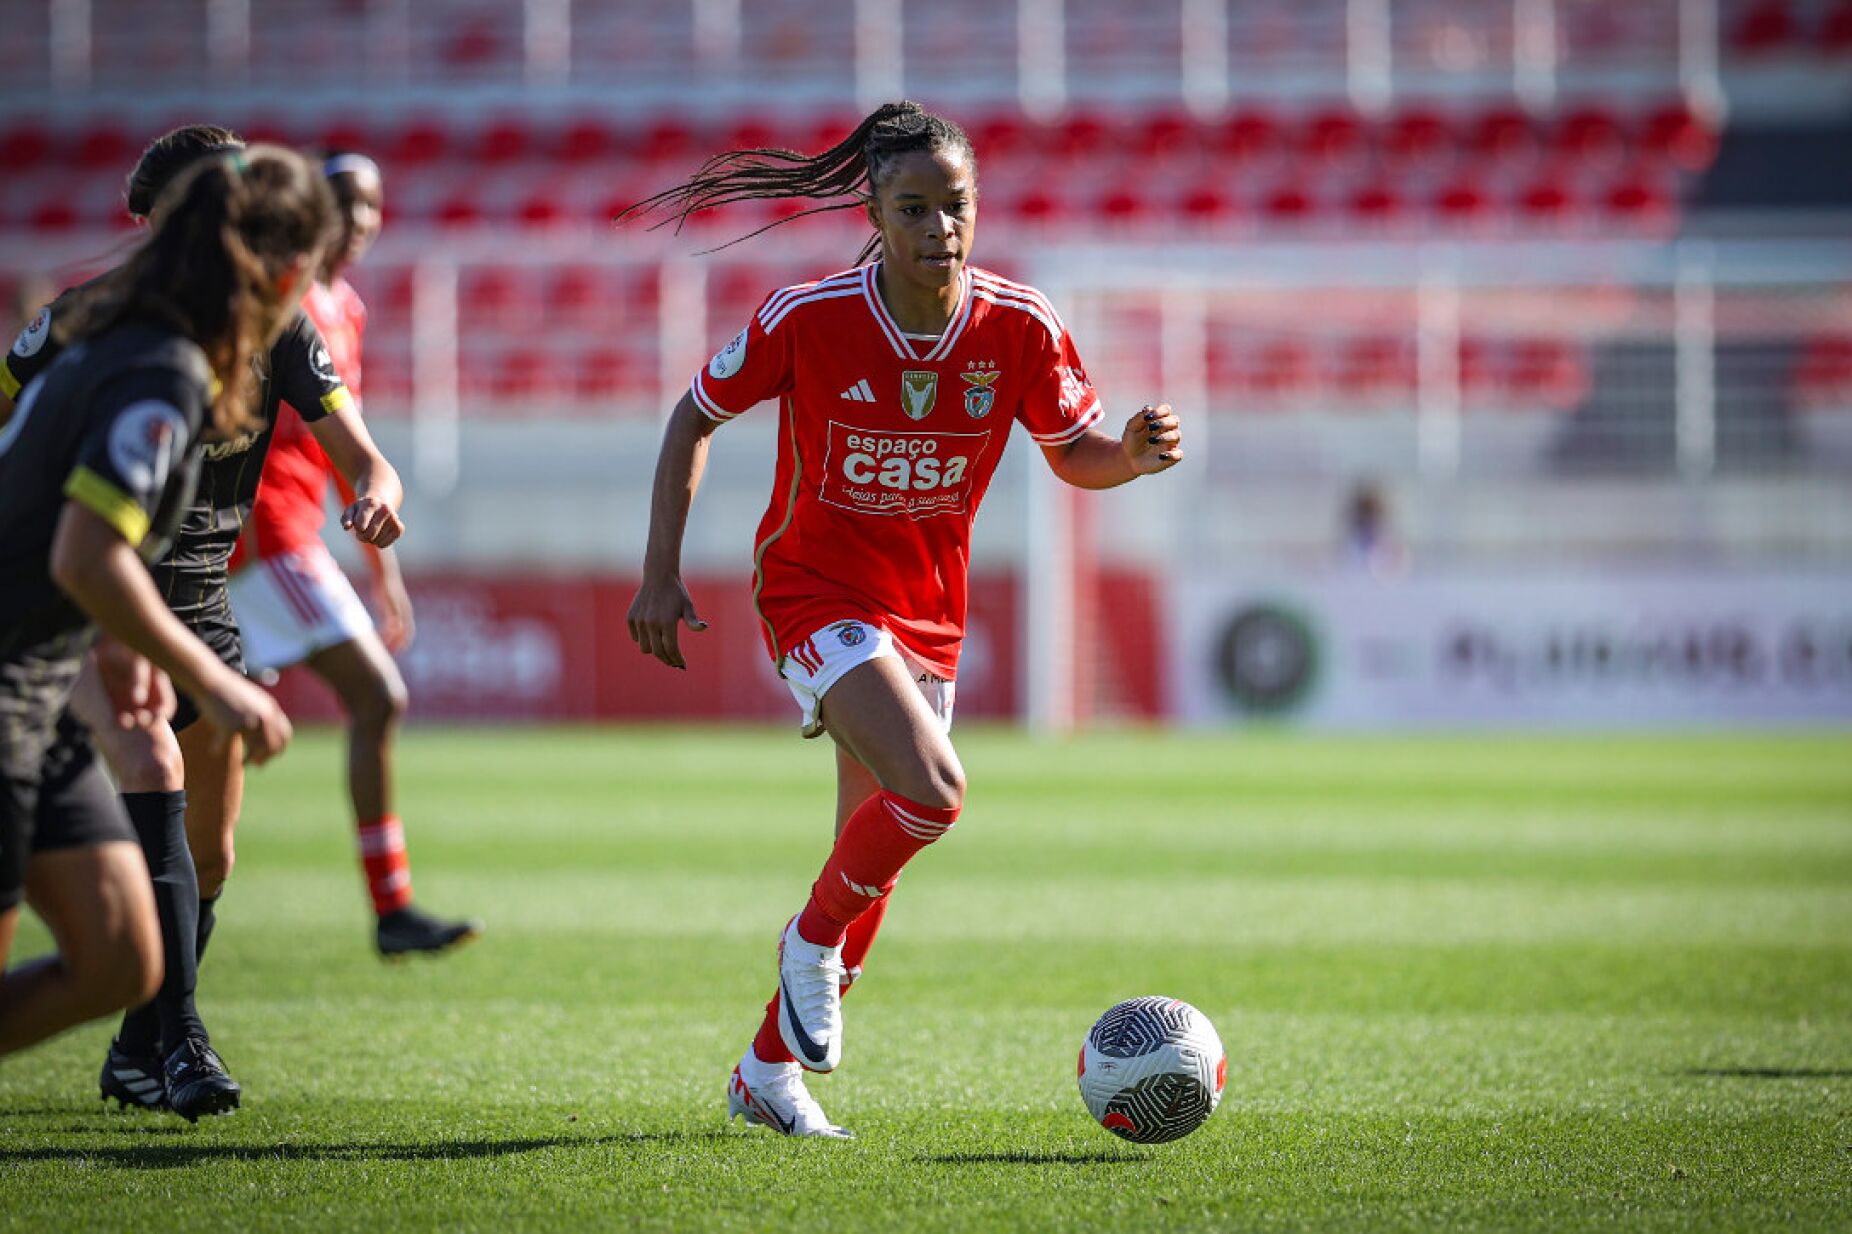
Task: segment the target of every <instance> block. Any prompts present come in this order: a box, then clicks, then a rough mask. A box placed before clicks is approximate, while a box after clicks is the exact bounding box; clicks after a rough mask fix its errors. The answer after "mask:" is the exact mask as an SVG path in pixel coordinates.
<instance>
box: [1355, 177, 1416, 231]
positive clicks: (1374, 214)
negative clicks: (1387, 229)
mask: <svg viewBox="0 0 1852 1234" xmlns="http://www.w3.org/2000/svg"><path fill="white" fill-rule="evenodd" d="M1348 205H1349V207H1350V214H1351V217H1352V218H1354V219H1356V220H1357V221H1358V222H1360V223H1363V224H1366V225H1369V226H1378V227H1381V226H1388V225H1389V224H1391V223H1394V222H1395V221H1396V220H1398V219H1400V218H1401V217H1402V213H1403V202H1402V199H1401V197H1399V196H1398V195H1397V194H1396V191H1395V190H1394V189H1392V188H1390V187H1389V186H1388V185H1386V184H1368V185H1365V186H1364V187H1362V188H1360V189H1358V190H1357V191H1356V192H1355V193H1353V194H1351V198H1350V201H1349V203H1348Z"/></svg>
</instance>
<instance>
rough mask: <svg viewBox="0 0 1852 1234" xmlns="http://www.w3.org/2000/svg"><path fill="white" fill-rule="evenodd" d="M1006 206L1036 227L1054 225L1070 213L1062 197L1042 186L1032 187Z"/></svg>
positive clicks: (1025, 221)
mask: <svg viewBox="0 0 1852 1234" xmlns="http://www.w3.org/2000/svg"><path fill="white" fill-rule="evenodd" d="M1005 208H1006V209H1008V210H1010V211H1011V212H1012V213H1014V214H1015V216H1016V217H1017V218H1018V219H1020V220H1021V221H1023V222H1024V223H1028V224H1030V225H1031V226H1036V227H1051V226H1054V225H1056V224H1059V223H1061V222H1063V221H1064V220H1065V219H1066V218H1067V215H1068V210H1067V206H1066V205H1065V204H1064V202H1063V201H1062V199H1061V198H1059V197H1057V196H1056V195H1055V194H1053V193H1050V192H1049V191H1048V190H1046V189H1041V188H1032V189H1030V190H1029V191H1028V192H1026V193H1024V194H1022V195H1021V196H1019V197H1017V198H1016V199H1015V200H1014V201H1013V202H1010V203H1009V204H1008V205H1007V206H1006V207H1005Z"/></svg>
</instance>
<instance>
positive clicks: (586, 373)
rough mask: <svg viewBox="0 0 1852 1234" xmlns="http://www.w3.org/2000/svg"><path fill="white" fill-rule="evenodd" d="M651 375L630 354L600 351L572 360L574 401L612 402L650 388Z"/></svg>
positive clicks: (582, 354)
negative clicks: (604, 400) (608, 400)
mask: <svg viewBox="0 0 1852 1234" xmlns="http://www.w3.org/2000/svg"><path fill="white" fill-rule="evenodd" d="M650 380H651V379H650V375H649V374H648V373H647V371H646V370H645V369H644V367H643V366H640V365H639V364H638V363H637V362H636V361H635V360H634V359H632V357H631V356H630V354H629V353H628V352H624V351H620V350H618V349H617V348H614V347H597V348H593V349H592V350H590V351H586V352H582V353H580V354H578V355H577V356H575V357H573V360H572V365H571V374H570V381H571V388H572V393H573V395H574V396H575V397H577V398H581V399H587V400H598V399H609V398H614V397H617V396H620V395H625V394H635V393H637V392H639V391H640V390H642V389H644V388H647V386H648V385H649V384H650Z"/></svg>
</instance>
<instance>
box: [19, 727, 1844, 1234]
mask: <svg viewBox="0 0 1852 1234" xmlns="http://www.w3.org/2000/svg"><path fill="white" fill-rule="evenodd" d="M960 744H961V749H962V751H963V753H964V756H965V759H966V764H967V768H968V771H969V775H970V781H971V785H972V788H971V795H970V800H969V803H968V805H967V807H966V811H965V814H964V818H963V820H962V821H961V823H960V825H959V827H958V829H957V830H956V831H955V832H953V834H952V837H951V838H950V839H949V840H948V841H947V842H945V843H943V844H941V845H939V846H937V847H935V848H934V849H932V850H929V851H928V852H927V853H926V854H925V855H924V856H922V857H921V858H920V860H919V861H918V862H917V863H916V864H915V866H914V867H913V868H912V869H910V870H909V871H908V873H907V877H906V878H905V879H904V880H903V882H902V883H901V886H900V890H899V891H898V892H897V894H896V898H895V901H894V906H893V910H892V912H891V914H890V916H889V919H888V925H887V929H886V933H885V935H884V937H883V939H882V941H881V943H880V945H879V946H878V947H877V948H876V950H875V953H874V956H873V959H872V962H871V964H870V966H869V970H868V975H867V978H866V980H865V981H864V983H863V985H862V986H861V987H859V988H858V989H857V990H856V991H855V993H854V994H853V995H852V996H851V997H850V999H849V1000H848V1003H847V1022H848V1032H847V1035H846V1036H847V1044H848V1052H847V1058H846V1061H845V1064H844V1066H843V1069H842V1070H841V1071H840V1072H839V1073H837V1074H836V1075H835V1076H832V1077H829V1078H825V1079H821V1080H818V1081H816V1082H815V1083H814V1091H816V1092H817V1094H818V1096H819V1097H820V1099H821V1100H822V1101H823V1102H824V1105H825V1108H826V1109H827V1110H829V1111H830V1113H831V1114H832V1115H833V1116H834V1117H835V1118H837V1119H838V1120H839V1121H841V1122H843V1123H846V1124H847V1125H849V1126H851V1127H853V1128H854V1129H855V1130H856V1131H857V1132H858V1133H859V1136H860V1138H859V1139H858V1140H857V1141H856V1142H854V1143H850V1144H838V1143H790V1142H786V1141H783V1140H780V1139H778V1138H776V1137H774V1136H771V1135H770V1134H768V1133H765V1132H762V1131H752V1132H747V1131H745V1130H743V1129H737V1128H738V1125H737V1124H736V1125H735V1128H729V1127H728V1126H726V1125H724V1124H723V1122H722V1116H723V1113H724V1110H725V1105H724V1100H723V1085H724V1082H725V1080H726V1077H727V1074H728V1071H729V1070H730V1068H731V1067H732V1065H733V1063H734V1060H735V1059H736V1058H737V1056H738V1054H739V1052H740V1050H741V1049H742V1047H743V1045H744V1043H745V1041H746V1039H747V1037H748V1035H749V1034H750V1032H751V1030H752V1028H753V1026H754V1023H755V1021H756V1017H757V1011H758V1008H759V1006H760V1005H761V1003H762V1002H763V1000H764V998H765V996H766V994H767V993H768V992H769V989H770V986H771V982H772V975H773V949H774V941H775V937H776V935H777V932H778V930H779V928H780V927H781V926H782V925H783V924H784V921H785V919H786V917H787V916H788V915H789V914H790V913H791V912H792V911H794V910H795V908H796V907H797V906H798V905H799V904H800V903H801V902H802V899H803V896H804V893H805V890H806V888H807V886H808V882H809V880H810V878H811V877H812V876H813V875H814V872H815V870H816V869H817V867H818V865H819V864H820V862H821V860H822V858H823V855H824V851H825V844H826V840H827V834H828V827H829V818H830V810H831V802H832V784H831V779H830V767H831V763H830V754H829V751H828V749H827V747H826V746H825V745H824V744H822V743H804V742H800V741H799V740H798V739H797V738H796V736H795V735H794V734H792V733H789V732H782V731H780V732H760V731H695V730H684V731H675V732H655V733H646V732H641V731H626V730H622V729H618V730H609V731H546V730H540V731H503V730H490V731H475V732H450V731H433V730H415V731H413V732H412V733H411V734H410V735H409V736H408V737H407V739H406V741H405V749H404V755H403V776H404V794H403V796H404V804H405V810H404V813H405V816H406V820H407V827H408V830H409V835H410V840H411V847H412V858H413V868H414V874H415V876H416V880H417V889H418V892H419V897H420V900H421V901H422V902H424V903H425V904H427V905H428V906H429V907H431V908H433V909H437V910H443V911H468V912H470V913H474V914H478V915H480V916H481V917H483V918H484V919H485V920H486V922H487V926H488V931H487V934H486V936H485V938H484V939H483V940H482V941H481V942H480V943H478V944H476V945H475V946H474V947H472V948H470V949H468V950H466V951H464V952H463V953H461V954H459V955H457V956H455V957H451V958H447V959H444V960H440V961H433V962H423V963H408V964H403V965H396V966H388V965H385V964H382V963H381V962H380V961H378V960H377V959H376V958H374V956H373V955H372V953H371V950H370V947H369V945H368V941H369V936H368V933H367V926H368V922H369V914H368V913H367V912H366V910H365V903H364V896H363V892H362V889H361V885H360V880H359V877H358V873H357V871H356V868H355V863H354V860H353V857H352V855H351V839H350V836H349V832H348V826H347V823H346V820H345V818H344V811H343V809H342V807H341V799H340V797H339V796H338V787H337V776H338V771H339V749H338V746H337V743H336V741H335V740H334V738H333V737H331V736H330V735H329V734H325V733H315V734H308V735H305V736H303V737H301V738H300V739H299V740H298V742H297V745H296V748H295V749H294V750H292V751H291V752H290V754H289V755H288V756H287V757H286V758H285V759H284V760H283V761H282V763H281V764H279V765H278V766H276V767H274V768H271V769H267V770H264V771H262V772H259V773H257V774H255V775H254V776H253V778H252V783H251V789H250V793H249V799H248V802H247V808H246V814H245V822H244V826H243V829H242V831H241V835H240V843H239V864H238V870H237V873H236V875H235V876H234V878H233V881H232V883H231V885H230V888H229V892H228V894H227V897H226V899H225V902H224V905H223V907H222V909H221V919H220V920H221V924H220V927H219V933H218V935H217V937H216V938H215V940H214V942H213V948H212V952H211V954H210V955H209V956H208V959H207V962H206V966H205V981H204V986H203V997H202V1000H201V1002H202V1007H203V1010H204V1012H205V1014H206V1017H207V1020H208V1022H209V1023H210V1024H211V1025H212V1027H213V1030H214V1034H215V1039H216V1042H217V1044H218V1045H219V1046H220V1048H221V1050H222V1051H223V1053H224V1055H225V1057H226V1059H227V1062H228V1063H229V1064H230V1066H231V1068H232V1070H233V1073H234V1074H235V1075H236V1076H237V1077H238V1078H239V1079H240V1080H241V1081H242V1082H243V1083H244V1084H245V1086H246V1093H247V1104H246V1106H245V1108H244V1109H243V1110H242V1111H241V1112H240V1113H238V1114H237V1115H235V1116H233V1117H230V1118H224V1119H217V1120H208V1121H207V1122H204V1123H202V1124H201V1125H199V1126H198V1127H188V1126H186V1125H185V1124H183V1123H181V1122H179V1121H178V1120H177V1119H175V1118H173V1117H172V1116H168V1115H148V1114H144V1113H116V1112H107V1113H106V1112H104V1111H103V1109H102V1107H101V1106H100V1104H99V1102H98V1100H97V1094H96V1087H95V1077H96V1072H97V1068H98V1064H99V1063H100V1060H101V1056H102V1051H103V1048H104V1045H105V1043H106V1040H107V1035H108V1031H109V1030H108V1028H107V1027H106V1026H103V1025H92V1026H89V1027H86V1028H84V1029H81V1030H79V1031H77V1032H73V1033H70V1034H68V1035H66V1036H65V1037H63V1038H60V1039H59V1040H57V1041H55V1042H53V1043H50V1044H49V1045H48V1046H45V1047H42V1048H40V1049H38V1050H35V1051H32V1052H29V1053H27V1054H24V1055H21V1056H19V1057H15V1058H10V1059H7V1060H5V1061H4V1062H0V1228H4V1229H8V1230H32V1231H49V1230H66V1229H76V1228H96V1229H111V1230H133V1229H144V1228H171V1229H185V1230H189V1231H195V1230H211V1229H225V1230H248V1229H261V1228H275V1229H302V1230H324V1229H333V1228H364V1229H369V1230H389V1229H401V1228H406V1229H415V1228H441V1229H462V1228H471V1229H482V1230H502V1229H520V1228H533V1229H577V1228H607V1229H617V1228H631V1229H700V1230H742V1231H744V1230H803V1231H836V1230H856V1231H867V1230H907V1231H914V1230H954V1229H971V1230H1023V1231H1040V1230H1082V1229H1097V1230H1115V1231H1118V1230H1137V1231H1143V1230H1195V1229H1257V1230H1269V1229H1340V1228H1341V1229H1358V1230H1410V1231H1417V1230H1419V1231H1430V1230H1455V1229H1524V1230H1530V1229H1534V1230H1540V1231H1541V1230H1547V1231H1560V1230H1577V1229H1597V1228H1599V1229H1620V1228H1625V1229H1635V1230H1679V1231H1685V1230H1706V1229H1735V1230H1767V1229H1772V1228H1775V1227H1776V1226H1778V1225H1785V1226H1789V1227H1796V1226H1798V1227H1801V1228H1830V1227H1834V1226H1838V1227H1841V1228H1844V1227H1847V1226H1852V744H1848V742H1847V741H1846V739H1845V737H1844V735H1834V736H1831V737H1821V736H1771V737H1766V738H1734V737H1721V736H1709V737H1689V738H1686V737H1680V738H1652V739H1637V738H1576V739H1567V738H1565V739H1529V738H1525V739H1517V738H1512V739H1495V738H1471V739H1460V738H1454V739H1419V740H1415V739H1409V740H1400V739H1397V740H1390V739H1380V740H1366V739H1310V738H1299V737H1291V736H1283V735H1262V736H1254V735H1227V736H1220V735H1218V736H1188V735H1170V734H1163V733H1126V734H1098V735H1091V736H1087V737H1084V738H1081V739H1077V740H1075V741H1072V742H1067V743H1056V744H1050V745H1038V744H1036V743H1034V742H1031V741H1029V740H1028V739H1026V738H1024V737H1021V736H1019V735H1016V734H1013V733H1008V732H1002V731H985V730H981V729H973V730H971V731H969V732H965V733H963V734H961V737H960ZM44 945H45V936H44V933H43V932H42V930H40V929H39V928H38V926H37V925H36V923H35V922H31V921H30V919H29V921H28V925H27V927H26V928H25V930H24V931H23V933H22V937H21V940H20V943H19V945H18V947H17V948H16V956H18V957H24V956H27V955H30V954H33V953H35V952H37V951H39V950H40V949H41V948H42V947H43V946H44ZM1139 994H1168V995H1173V996H1176V997H1180V998H1185V999H1188V1000H1189V1001H1191V1002H1193V1003H1195V1004H1196V1005H1197V1006H1198V1007H1200V1008H1201V1009H1202V1010H1203V1011H1204V1012H1205V1013H1207V1015H1208V1016H1209V1017H1210V1019H1211V1020H1212V1021H1213V1022H1214V1023H1215V1025H1216V1027H1217V1029H1218V1030H1219V1031H1220V1032H1221V1035H1222V1040H1223V1042H1224V1043H1225V1044H1226V1046H1227V1048H1228V1053H1229V1069H1228V1076H1229V1084H1228V1091H1227V1095H1226V1097H1225V1098H1224V1100H1223V1103H1222V1107H1221V1110H1220V1111H1219V1112H1218V1113H1217V1114H1216V1116H1215V1118H1214V1119H1213V1120H1212V1121H1211V1122H1210V1123H1209V1124H1208V1125H1207V1126H1206V1127H1205V1128H1204V1129H1203V1130H1202V1131H1200V1132H1199V1133H1197V1134H1196V1135H1195V1136H1193V1137H1191V1138H1189V1139H1187V1140H1184V1141H1181V1142H1179V1143H1176V1144H1171V1145H1164V1146H1155V1147H1149V1148H1140V1147H1135V1146H1132V1145H1127V1144H1123V1143H1121V1142H1119V1141H1118V1140H1115V1139H1114V1138H1112V1137H1111V1136H1109V1135H1108V1134H1107V1133H1105V1132H1104V1131H1102V1130H1100V1129H1099V1128H1098V1127H1097V1126H1095V1125H1094V1124H1093V1123H1092V1122H1091V1121H1090V1120H1089V1119H1088V1117H1087V1115H1086V1112H1085V1109H1084V1108H1083V1107H1082V1105H1081V1103H1080V1098H1079V1095H1078V1093H1077V1092H1076V1090H1075V1084H1074V1058H1075V1054H1076V1051H1077V1050H1078V1048H1079V1044H1080V1040H1081V1037H1082V1034H1083V1033H1084V1032H1085V1030H1086V1029H1087V1027H1088V1025H1089V1024H1091V1022H1092V1021H1093V1019H1094V1018H1095V1017H1096V1016H1097V1015H1098V1014H1099V1013H1100V1012H1101V1011H1102V1010H1104V1009H1105V1008H1106V1007H1107V1006H1108V1005H1110V1004H1111V1003H1113V1002H1114V1001H1116V1000H1118V999H1121V998H1125V997H1129V996H1132V995H1139Z"/></svg>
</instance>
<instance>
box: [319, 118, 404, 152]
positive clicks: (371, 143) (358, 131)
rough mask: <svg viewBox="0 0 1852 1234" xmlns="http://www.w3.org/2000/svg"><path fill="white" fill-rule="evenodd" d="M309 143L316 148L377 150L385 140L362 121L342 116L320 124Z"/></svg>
mask: <svg viewBox="0 0 1852 1234" xmlns="http://www.w3.org/2000/svg"><path fill="white" fill-rule="evenodd" d="M310 144H311V145H313V146H314V147H315V148H316V149H318V150H378V149H380V148H381V147H382V146H384V145H385V144H386V142H385V141H383V140H381V137H380V135H379V134H378V133H377V132H376V131H375V130H374V129H372V128H371V127H369V126H368V125H367V124H366V123H365V122H364V121H362V120H358V119H355V118H353V117H344V118H342V119H338V120H332V121H330V122H329V123H327V124H324V125H322V126H321V128H320V129H318V130H317V131H316V133H315V136H314V138H313V139H312V140H311V142H310Z"/></svg>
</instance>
